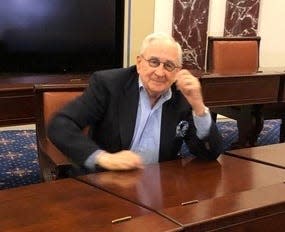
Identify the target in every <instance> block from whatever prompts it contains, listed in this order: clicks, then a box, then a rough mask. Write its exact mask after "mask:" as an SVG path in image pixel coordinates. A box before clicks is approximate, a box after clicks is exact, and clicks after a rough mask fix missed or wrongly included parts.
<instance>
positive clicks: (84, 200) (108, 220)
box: [0, 179, 181, 232]
mask: <svg viewBox="0 0 285 232" xmlns="http://www.w3.org/2000/svg"><path fill="white" fill-rule="evenodd" d="M0 204H1V208H0V230H1V231H9V232H11V231H21V232H25V231H62V232H66V231H76V232H77V231H84V232H85V231H104V232H106V231H118V232H121V231H145V232H148V231H179V230H180V229H181V227H180V226H179V225H177V224H175V223H173V222H172V221H170V220H168V219H166V218H164V217H162V216H160V215H158V214H156V213H153V212H151V211H149V210H147V209H145V208H143V207H140V206H138V205H135V204H132V203H131V202H129V201H126V200H124V199H121V198H118V197H115V196H114V195H112V194H109V193H106V192H103V191H101V190H99V189H97V188H94V187H92V186H89V185H86V184H84V183H81V182H79V181H76V180H72V179H64V180H58V181H55V182H46V183H43V184H37V185H30V186H26V187H20V188H14V189H9V190H2V191H0ZM126 216H132V217H133V219H130V220H128V221H123V222H121V223H116V224H112V220H114V219H118V218H122V217H126Z"/></svg>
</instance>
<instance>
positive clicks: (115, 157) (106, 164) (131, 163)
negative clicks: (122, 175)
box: [96, 150, 143, 170]
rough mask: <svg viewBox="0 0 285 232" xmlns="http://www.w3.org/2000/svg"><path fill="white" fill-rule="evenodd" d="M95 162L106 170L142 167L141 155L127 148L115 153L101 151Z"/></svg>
mask: <svg viewBox="0 0 285 232" xmlns="http://www.w3.org/2000/svg"><path fill="white" fill-rule="evenodd" d="M96 164H98V165H99V166H101V167H102V168H105V169H108V170H130V169H136V168H143V161H142V159H141V157H140V156H139V155H138V154H136V153H134V152H132V151H129V150H123V151H120V152H116V153H108V152H105V151H103V152H101V153H99V154H98V155H97V157H96Z"/></svg>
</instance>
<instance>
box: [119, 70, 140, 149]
mask: <svg viewBox="0 0 285 232" xmlns="http://www.w3.org/2000/svg"><path fill="white" fill-rule="evenodd" d="M138 101H139V86H138V76H137V75H136V74H133V76H132V77H131V78H130V81H129V82H128V83H127V84H126V86H125V88H124V90H123V91H122V94H121V96H120V100H119V123H120V136H121V142H122V148H123V149H129V147H130V144H131V140H132V137H133V134H134V129H135V125H136V116H137V109H138Z"/></svg>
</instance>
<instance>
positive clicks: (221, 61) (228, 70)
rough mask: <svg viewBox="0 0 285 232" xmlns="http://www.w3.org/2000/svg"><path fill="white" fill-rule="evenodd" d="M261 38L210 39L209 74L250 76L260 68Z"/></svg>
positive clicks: (208, 53)
mask: <svg viewBox="0 0 285 232" xmlns="http://www.w3.org/2000/svg"><path fill="white" fill-rule="evenodd" d="M259 45H260V37H259V36H256V37H208V51H207V68H206V69H207V72H208V73H217V74H233V75H234V74H250V73H256V72H257V71H258V68H259Z"/></svg>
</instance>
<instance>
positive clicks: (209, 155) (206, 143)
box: [184, 120, 224, 160]
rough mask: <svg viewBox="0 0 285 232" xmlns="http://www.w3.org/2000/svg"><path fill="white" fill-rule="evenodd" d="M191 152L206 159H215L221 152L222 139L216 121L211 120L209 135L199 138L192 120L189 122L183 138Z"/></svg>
mask: <svg viewBox="0 0 285 232" xmlns="http://www.w3.org/2000/svg"><path fill="white" fill-rule="evenodd" d="M184 140H185V143H186V144H187V145H188V148H189V151H190V152H191V154H193V155H195V156H197V157H199V158H202V159H207V160H215V159H217V158H218V156H219V155H220V154H221V153H223V151H224V149H223V139H222V136H221V134H220V132H219V131H218V128H217V126H216V123H215V122H214V121H213V120H212V122H211V126H210V132H209V135H208V136H206V137H205V138H203V139H199V138H198V137H197V135H196V128H195V126H194V123H193V121H191V122H190V126H189V131H188V134H187V136H186V138H185V139H184Z"/></svg>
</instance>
